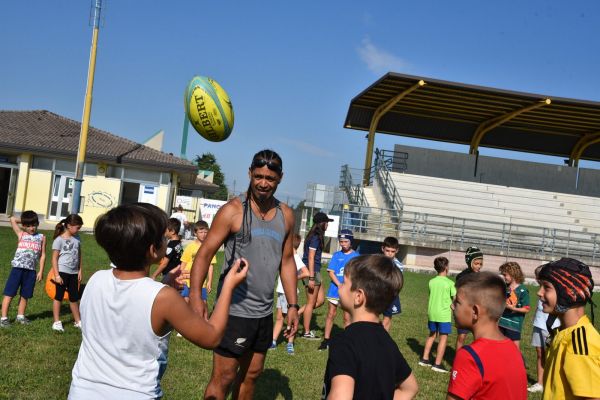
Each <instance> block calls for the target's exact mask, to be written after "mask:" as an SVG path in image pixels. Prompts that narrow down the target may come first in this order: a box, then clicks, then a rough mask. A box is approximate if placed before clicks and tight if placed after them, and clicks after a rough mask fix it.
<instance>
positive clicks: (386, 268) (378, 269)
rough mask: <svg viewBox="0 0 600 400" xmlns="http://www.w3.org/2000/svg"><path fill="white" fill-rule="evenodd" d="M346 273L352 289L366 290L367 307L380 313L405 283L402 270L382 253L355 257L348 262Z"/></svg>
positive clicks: (373, 311)
mask: <svg viewBox="0 0 600 400" xmlns="http://www.w3.org/2000/svg"><path fill="white" fill-rule="evenodd" d="M344 275H345V276H348V277H349V278H350V280H351V281H352V286H351V290H353V291H354V290H358V289H362V290H363V291H364V293H365V296H366V297H367V302H366V305H365V307H366V309H367V310H369V311H370V312H372V313H375V314H378V315H379V314H381V313H382V312H383V311H385V309H386V308H387V307H388V306H389V305H390V303H391V302H392V301H393V300H394V297H396V296H397V295H398V293H399V292H400V289H402V285H403V283H404V278H403V277H402V272H400V270H399V269H398V268H397V267H396V266H395V265H394V262H393V261H392V260H391V259H390V258H388V257H386V256H384V255H381V254H371V255H364V256H358V257H355V258H353V259H352V260H350V261H349V262H348V264H346V267H345V268H344Z"/></svg>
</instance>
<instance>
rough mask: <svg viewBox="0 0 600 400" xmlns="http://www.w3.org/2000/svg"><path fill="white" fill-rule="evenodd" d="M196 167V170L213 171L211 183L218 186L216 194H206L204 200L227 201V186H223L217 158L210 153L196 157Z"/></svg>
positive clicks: (223, 176) (223, 180)
mask: <svg viewBox="0 0 600 400" xmlns="http://www.w3.org/2000/svg"><path fill="white" fill-rule="evenodd" d="M194 161H195V162H196V164H197V165H198V169H201V170H204V171H213V172H214V174H215V175H214V177H213V183H214V184H215V185H217V186H219V189H217V191H216V192H213V193H207V194H206V198H208V199H213V200H227V186H225V175H223V172H221V166H220V165H219V163H218V162H217V158H216V157H215V155H214V154H212V153H204V154H202V156H196V159H195V160H194Z"/></svg>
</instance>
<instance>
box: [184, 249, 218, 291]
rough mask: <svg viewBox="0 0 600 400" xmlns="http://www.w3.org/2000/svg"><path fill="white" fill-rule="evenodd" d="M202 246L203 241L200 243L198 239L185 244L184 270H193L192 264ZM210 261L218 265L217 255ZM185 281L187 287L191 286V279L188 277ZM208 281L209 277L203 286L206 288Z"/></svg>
mask: <svg viewBox="0 0 600 400" xmlns="http://www.w3.org/2000/svg"><path fill="white" fill-rule="evenodd" d="M200 246H202V243H200V242H199V241H197V240H194V241H193V242H192V243H190V244H188V245H187V246H185V249H183V254H182V255H181V262H184V263H185V268H182V272H183V271H188V272H191V271H192V266H193V264H194V258H195V257H196V253H198V250H199V249H200ZM210 263H211V264H212V265H216V264H217V257H213V258H212V260H211V262H210ZM184 282H185V284H186V285H187V287H190V280H189V279H186V280H185V281H184ZM207 283H208V279H205V280H204V284H203V285H202V287H203V288H205V287H206V285H207Z"/></svg>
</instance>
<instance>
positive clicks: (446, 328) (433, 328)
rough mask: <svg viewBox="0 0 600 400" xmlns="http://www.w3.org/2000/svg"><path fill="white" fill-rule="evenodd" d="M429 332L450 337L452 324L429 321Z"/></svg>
mask: <svg viewBox="0 0 600 400" xmlns="http://www.w3.org/2000/svg"><path fill="white" fill-rule="evenodd" d="M427 327H428V328H429V332H431V333H434V332H438V333H439V334H440V335H449V334H451V333H452V322H434V321H427Z"/></svg>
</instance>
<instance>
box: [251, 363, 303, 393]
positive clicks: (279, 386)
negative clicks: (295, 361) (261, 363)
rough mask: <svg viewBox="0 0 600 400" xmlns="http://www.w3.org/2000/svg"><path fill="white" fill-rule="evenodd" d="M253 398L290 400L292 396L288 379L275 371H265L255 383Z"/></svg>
mask: <svg viewBox="0 0 600 400" xmlns="http://www.w3.org/2000/svg"><path fill="white" fill-rule="evenodd" d="M254 396H255V398H257V399H264V400H274V399H277V398H278V397H279V396H281V397H283V398H284V399H285V400H291V399H293V398H294V395H293V394H292V389H291V388H290V378H288V377H287V376H285V375H282V374H281V372H280V371H279V370H277V369H265V370H264V371H263V373H262V374H261V375H260V378H258V380H257V381H256V389H255V392H254Z"/></svg>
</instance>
